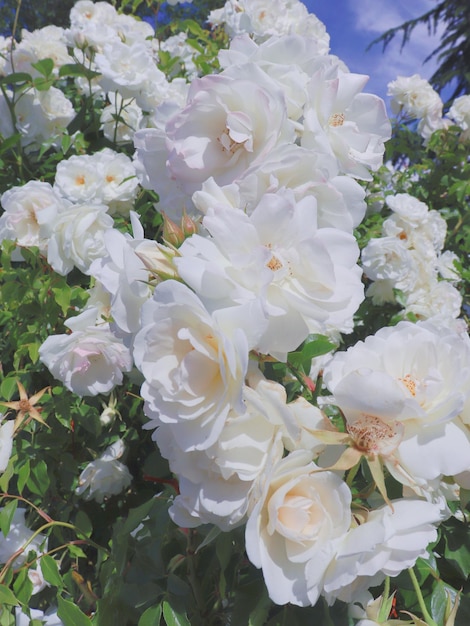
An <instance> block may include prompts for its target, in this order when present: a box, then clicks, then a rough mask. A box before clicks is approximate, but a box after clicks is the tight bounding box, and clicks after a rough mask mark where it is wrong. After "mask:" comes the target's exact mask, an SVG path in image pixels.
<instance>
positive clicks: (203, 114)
mask: <svg viewBox="0 0 470 626" xmlns="http://www.w3.org/2000/svg"><path fill="white" fill-rule="evenodd" d="M237 69H238V74H237V76H236V77H234V76H233V73H230V75H225V74H224V73H222V74H217V75H208V76H204V77H203V78H200V79H196V80H194V81H193V82H192V84H191V88H190V91H189V95H188V104H187V106H186V107H185V108H184V109H183V110H182V111H181V112H180V113H177V114H176V115H175V116H174V117H173V118H171V119H170V120H169V122H168V123H167V126H166V134H167V149H168V170H169V172H170V176H171V177H173V178H175V179H176V180H178V181H179V182H180V183H181V184H182V186H183V188H184V190H185V191H186V192H188V193H192V192H193V191H196V189H198V188H200V186H201V184H202V183H203V182H204V181H205V180H206V179H207V178H209V177H210V176H213V177H214V179H215V180H216V182H218V183H219V184H225V183H229V182H232V181H233V180H235V178H237V177H238V176H240V175H241V174H242V173H243V172H244V171H245V170H246V169H247V168H248V166H249V165H250V164H252V163H253V162H254V161H255V160H260V159H262V158H264V157H265V156H266V154H268V152H269V151H271V150H272V149H273V148H274V147H275V146H276V145H278V144H280V143H286V142H292V141H293V140H294V128H293V126H292V125H291V123H290V121H289V120H288V119H287V113H286V105H285V100H284V96H283V94H282V92H281V91H280V89H279V88H278V87H277V85H276V83H274V82H273V81H272V80H271V79H269V77H268V76H267V75H266V74H265V73H264V72H263V71H262V70H260V69H259V68H258V67H257V66H256V65H254V64H246V65H243V66H239V67H238V68H237ZM248 93H249V94H250V97H249V98H247V97H246V94H248ZM144 132H145V131H141V133H144Z"/></svg>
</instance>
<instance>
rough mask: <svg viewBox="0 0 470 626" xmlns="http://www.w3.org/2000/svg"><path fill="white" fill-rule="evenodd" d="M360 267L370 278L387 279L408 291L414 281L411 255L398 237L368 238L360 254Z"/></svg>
mask: <svg viewBox="0 0 470 626" xmlns="http://www.w3.org/2000/svg"><path fill="white" fill-rule="evenodd" d="M361 260H362V267H363V269H364V273H365V274H366V276H367V278H370V280H388V281H390V282H392V283H393V286H394V287H396V288H397V289H402V290H407V291H409V290H410V289H411V288H412V287H413V285H414V284H415V283H416V280H417V276H416V269H415V268H414V263H413V257H412V255H411V254H410V252H409V250H408V248H407V247H406V245H404V244H403V242H402V240H401V239H399V238H398V237H378V238H376V239H369V241H368V242H367V245H366V247H365V248H364V249H363V250H362V254H361Z"/></svg>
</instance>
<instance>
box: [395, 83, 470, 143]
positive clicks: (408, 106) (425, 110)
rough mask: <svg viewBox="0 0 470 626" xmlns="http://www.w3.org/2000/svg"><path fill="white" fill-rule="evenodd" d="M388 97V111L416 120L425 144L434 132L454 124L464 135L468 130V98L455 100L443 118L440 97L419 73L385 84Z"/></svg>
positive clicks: (467, 96)
mask: <svg viewBox="0 0 470 626" xmlns="http://www.w3.org/2000/svg"><path fill="white" fill-rule="evenodd" d="M388 95H389V96H391V98H392V103H391V104H392V110H393V112H394V113H395V114H396V115H401V114H403V115H404V116H405V117H406V118H408V119H411V120H419V123H418V132H419V134H420V135H421V137H422V138H423V139H424V140H425V142H426V141H427V140H428V139H429V138H430V136H431V135H432V133H433V132H435V131H436V130H440V129H443V128H448V127H449V126H451V125H456V126H460V128H461V129H462V131H464V132H465V131H467V130H468V128H469V127H470V96H469V95H464V96H459V97H458V98H455V100H454V101H453V102H452V106H451V107H450V108H449V110H448V112H447V116H443V112H442V110H443V107H444V104H443V102H442V100H441V97H440V96H439V94H438V93H437V91H435V90H434V89H433V88H432V86H431V85H430V84H429V81H427V80H426V79H425V78H421V76H420V75H419V74H413V76H398V78H397V79H396V80H394V81H392V82H390V83H389V85H388Z"/></svg>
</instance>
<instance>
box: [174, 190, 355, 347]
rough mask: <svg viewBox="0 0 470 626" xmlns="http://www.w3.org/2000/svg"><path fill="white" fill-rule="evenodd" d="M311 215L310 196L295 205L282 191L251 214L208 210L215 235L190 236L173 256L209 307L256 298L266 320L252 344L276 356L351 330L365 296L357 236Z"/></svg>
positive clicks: (313, 205) (289, 193)
mask: <svg viewBox="0 0 470 626" xmlns="http://www.w3.org/2000/svg"><path fill="white" fill-rule="evenodd" d="M316 213H317V211H316V202H315V198H314V197H313V196H308V195H307V196H306V197H305V198H303V199H302V200H300V201H299V202H296V201H295V197H294V193H293V192H292V191H291V190H285V189H284V190H280V191H279V192H278V193H277V194H265V195H264V196H263V197H262V198H261V201H260V203H259V204H258V206H257V207H256V208H255V210H254V211H253V212H252V213H251V215H250V216H247V215H246V214H245V213H244V212H242V211H233V210H230V209H229V210H227V209H210V210H209V211H208V213H207V215H206V217H205V218H204V221H203V224H204V227H205V228H206V229H207V230H208V231H209V233H210V234H211V235H212V238H211V239H208V238H204V237H201V236H197V235H193V236H192V237H191V238H189V239H187V240H186V241H185V242H184V244H183V245H182V246H181V247H180V249H179V252H180V254H181V257H179V258H175V261H174V263H175V265H176V267H177V269H178V272H179V274H180V276H181V277H182V278H183V280H185V281H186V282H187V283H188V284H189V285H190V286H191V287H192V288H193V289H194V290H195V291H196V293H198V295H200V297H201V298H202V299H203V301H204V302H205V303H207V304H208V306H210V307H211V308H221V307H224V306H233V305H234V304H240V303H246V302H250V301H251V302H254V301H259V302H260V303H261V304H262V308H263V311H265V313H266V314H267V316H268V325H267V328H266V332H265V333H264V335H263V337H261V338H260V339H259V340H258V343H257V349H258V350H259V351H261V352H263V353H269V354H271V355H273V356H275V357H276V358H279V359H285V358H286V353H287V352H289V351H291V350H295V349H296V348H297V347H298V346H299V345H300V343H301V342H302V341H304V340H305V338H306V337H307V335H308V334H309V333H315V332H320V333H322V332H323V333H325V332H329V331H330V330H333V329H336V330H342V331H348V330H349V325H350V323H351V320H352V315H353V314H354V312H355V311H356V309H357V307H358V306H359V304H360V302H361V301H362V299H363V286H362V282H361V276H362V271H361V270H360V269H359V267H358V266H357V265H356V261H357V257H358V253H359V250H358V248H357V243H356V241H355V239H354V237H353V236H352V235H351V234H349V233H345V232H343V231H340V230H338V229H333V228H317V226H316V222H317V220H316ZM246 323H251V320H240V324H242V325H245V324H246ZM242 327H243V328H245V326H242Z"/></svg>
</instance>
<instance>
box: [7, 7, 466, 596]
mask: <svg viewBox="0 0 470 626" xmlns="http://www.w3.org/2000/svg"><path fill="white" fill-rule="evenodd" d="M210 19H211V21H212V23H214V24H221V25H223V26H224V27H225V28H226V30H227V32H228V34H229V35H230V37H231V42H230V47H229V48H228V49H227V50H223V51H221V52H220V56H219V61H220V66H221V71H220V73H218V74H211V75H207V76H204V77H195V78H194V79H193V80H192V81H191V83H190V84H187V83H186V81H184V80H182V79H175V80H174V81H172V82H171V81H169V80H168V78H167V77H166V76H165V75H164V74H163V73H162V72H161V71H160V70H159V69H158V68H157V66H156V62H155V61H156V58H157V54H158V46H157V45H156V43H155V39H154V38H153V32H152V33H151V35H152V36H150V34H149V31H148V28H147V26H146V25H145V24H143V23H139V22H135V21H134V20H132V19H131V18H125V17H124V16H122V15H121V16H118V15H117V14H116V12H115V11H114V9H113V8H112V7H111V6H110V5H109V4H107V3H104V2H97V3H96V4H93V3H92V2H89V1H88V0H80V1H79V2H77V4H76V5H75V7H74V9H73V10H72V13H71V21H72V26H71V29H70V30H69V31H67V32H66V33H64V34H63V36H64V37H66V38H67V41H68V42H69V44H70V42H73V45H75V46H76V49H75V52H74V54H76V55H78V54H79V52H80V54H82V57H81V58H82V59H83V60H84V61H85V60H86V59H88V60H89V63H90V66H91V67H92V69H93V70H94V71H96V72H98V73H99V76H97V77H96V78H94V79H93V81H92V85H93V90H94V96H95V97H103V98H108V100H110V101H111V104H110V106H117V107H120V108H121V112H122V111H127V112H129V118H128V119H129V123H128V124H126V125H125V127H126V128H130V127H133V130H136V131H137V132H135V134H134V135H133V136H134V142H135V147H136V154H135V159H134V164H133V165H132V164H130V163H129V162H128V161H126V160H125V158H122V155H121V156H119V155H114V154H113V155H112V154H111V151H109V150H107V151H103V152H101V153H97V154H94V155H92V156H87V157H85V156H83V157H72V158H70V159H69V160H68V161H63V162H62V163H61V164H60V165H59V167H58V168H57V175H56V180H55V185H54V187H50V186H48V185H46V184H45V183H39V182H31V183H28V184H27V185H25V186H23V187H22V188H15V189H13V190H11V191H9V192H7V193H6V194H4V196H3V198H2V204H3V206H4V209H5V213H4V215H3V217H2V218H0V226H1V228H2V238H9V239H16V240H17V241H18V243H19V244H20V245H25V246H28V245H37V246H39V248H40V249H41V251H43V253H44V254H47V258H48V260H49V262H50V264H51V265H52V267H53V268H54V269H55V270H56V271H58V272H59V273H62V274H66V273H67V272H68V271H70V270H71V269H72V267H77V268H78V269H80V270H81V271H82V272H84V273H85V274H87V275H90V276H91V277H93V278H94V280H95V286H94V288H93V290H92V292H91V295H90V301H89V303H88V306H87V308H86V309H85V310H84V311H83V312H81V313H80V315H78V316H77V317H74V318H73V319H70V320H68V321H67V326H68V327H69V328H70V330H71V331H72V332H71V333H69V334H66V335H59V336H52V337H49V338H48V339H47V340H46V341H45V343H44V344H43V345H42V346H41V349H40V358H41V360H42V361H43V362H44V363H45V364H46V365H47V367H48V368H49V369H50V370H51V372H52V373H53V375H54V376H55V377H56V378H58V379H59V380H61V381H63V383H64V384H65V385H66V386H67V387H68V388H69V389H71V390H72V391H74V392H75V393H77V394H79V395H96V394H98V393H108V392H110V391H111V389H112V388H113V387H114V386H115V385H116V384H120V383H121V381H122V377H123V372H128V371H130V369H131V368H132V367H133V365H135V366H136V367H137V368H138V370H139V371H140V372H141V374H142V376H143V381H144V382H143V384H142V388H141V395H142V397H143V398H144V401H145V406H144V411H145V414H146V415H147V417H148V418H149V421H148V424H147V427H148V428H150V429H154V433H153V436H154V439H155V440H156V442H157V444H158V446H159V448H160V451H161V453H162V455H163V456H164V457H165V458H167V459H168V461H169V465H170V469H171V471H172V472H173V473H174V474H175V475H176V476H177V478H178V480H179V489H180V493H179V495H178V496H177V497H176V498H175V500H174V502H173V504H172V507H171V510H170V514H171V516H172V518H173V520H174V521H175V522H176V523H177V524H179V525H180V526H183V527H195V526H198V525H200V524H204V523H212V524H215V525H216V526H218V527H219V528H221V529H222V530H228V529H231V528H233V527H235V526H239V525H241V524H246V548H247V553H248V557H249V559H250V560H251V561H252V563H253V564H254V565H255V566H257V567H259V568H262V572H263V576H264V579H265V581H266V585H267V588H268V591H269V595H270V597H271V598H272V599H273V600H274V601H275V602H276V603H278V604H284V603H287V602H290V603H293V604H296V605H301V606H306V605H313V604H315V603H316V602H317V600H318V598H319V596H320V595H323V596H324V597H325V598H326V600H327V602H328V603H330V604H332V603H333V602H334V601H335V600H336V599H340V600H343V601H346V602H351V601H352V600H353V599H354V598H355V597H357V594H359V593H360V592H361V591H363V590H365V589H367V588H368V587H370V586H375V585H377V584H380V583H381V581H382V580H383V579H384V577H385V576H386V575H391V576H395V575H397V574H399V573H400V572H401V571H402V570H403V569H405V568H408V567H410V566H412V565H413V564H414V563H415V561H416V559H417V558H418V557H419V556H423V555H425V554H426V547H427V545H428V544H429V543H430V542H431V541H433V540H434V539H435V538H436V533H437V531H436V525H437V524H438V523H439V522H440V521H442V520H443V519H445V517H446V516H447V515H448V514H449V513H448V510H447V508H446V506H445V499H444V497H443V495H445V496H446V497H448V495H449V493H451V492H455V491H456V490H457V489H458V485H459V484H464V482H465V481H466V480H468V471H469V470H470V467H469V466H470V462H469V461H468V459H470V454H469V453H470V430H469V425H470V418H469V417H468V415H467V413H468V410H469V407H470V342H469V340H468V338H467V337H466V336H464V335H461V334H459V333H458V332H457V331H456V330H449V329H446V328H444V327H442V326H438V325H437V321H435V322H434V323H430V322H420V323H418V324H415V325H414V324H411V323H406V322H403V323H401V324H399V325H398V326H396V327H394V328H385V329H382V330H381V331H379V332H378V333H377V334H376V335H375V336H373V337H369V338H368V339H366V341H365V342H363V343H359V344H357V345H356V346H354V347H353V348H350V349H349V350H348V351H347V352H343V353H340V352H338V353H336V354H335V355H334V356H333V357H332V358H331V360H330V362H329V363H328V364H327V366H326V368H325V372H324V380H325V383H326V387H327V389H328V391H329V392H330V393H331V394H332V396H331V397H330V399H329V400H328V401H325V404H327V403H328V402H329V403H330V404H335V405H336V406H337V407H339V408H340V409H341V411H342V413H343V415H344V418H345V423H346V429H347V432H344V433H339V432H338V431H336V430H335V429H334V427H333V425H332V423H331V422H330V421H329V420H328V418H327V417H326V414H325V413H324V412H323V411H322V410H321V409H320V408H319V407H316V406H314V405H312V404H310V403H308V402H307V401H306V400H305V399H303V398H298V399H296V400H294V401H293V402H287V399H286V391H285V388H284V387H283V386H282V385H280V384H279V383H276V382H274V381H271V380H268V379H267V378H265V376H264V375H263V373H262V369H261V367H260V363H262V362H263V360H264V359H266V358H268V359H271V360H273V359H277V360H279V361H282V362H285V361H286V360H287V355H288V353H289V352H291V351H293V350H296V349H297V348H298V346H299V345H300V344H302V342H304V341H306V340H308V339H309V336H310V335H311V334H312V333H321V334H325V335H328V336H329V337H330V338H333V339H336V338H338V337H339V334H340V333H348V332H351V331H352V329H353V316H354V314H355V312H356V311H357V309H358V306H359V305H360V303H361V302H362V300H363V297H364V294H363V284H362V280H361V277H362V269H361V268H360V267H359V266H358V264H357V262H358V258H359V248H358V245H357V242H356V240H355V238H354V236H353V229H354V228H355V227H356V226H357V225H358V224H359V223H360V222H361V220H362V219H363V217H364V214H365V210H366V204H365V200H364V197H365V192H364V189H363V187H362V186H361V184H360V183H359V182H358V180H370V179H371V171H374V170H376V169H377V168H378V167H379V166H380V165H381V164H382V159H383V152H384V142H385V141H386V140H387V139H388V138H389V136H390V124H389V121H388V119H387V115H386V112H385V107H384V103H383V101H382V100H381V99H380V98H378V97H377V96H374V95H371V94H368V93H363V92H362V90H363V88H364V86H365V84H366V82H367V78H368V77H367V76H363V75H359V74H354V73H351V72H349V70H348V69H347V67H346V66H345V65H344V64H343V63H342V62H341V61H340V60H339V59H338V58H337V57H335V56H332V55H329V54H328V35H327V34H326V31H325V28H324V26H323V25H322V24H321V23H320V22H319V20H318V19H317V18H315V17H314V16H312V15H309V14H308V13H307V12H306V9H305V7H304V5H302V4H301V3H300V2H299V1H298V0H276V1H275V2H274V1H273V0H269V2H268V0H250V1H242V0H228V1H227V2H226V4H225V7H223V8H222V9H220V10H218V11H215V12H213V13H212V14H211V17H210ZM90 50H93V54H91V53H90ZM84 88H85V87H84ZM103 94H106V95H103ZM110 94H114V95H113V96H112V97H111V96H110ZM131 105H132V107H138V108H139V109H140V113H141V112H142V111H143V110H145V111H146V115H145V116H143V115H142V117H140V113H139V111H137V109H135V116H134V117H132V116H133V115H134V113H132V115H131V113H130V112H131ZM132 110H134V109H132ZM123 117H124V116H123ZM144 117H145V124H142V123H141V121H139V120H143V119H144ZM131 118H132V120H134V121H133V122H131V121H130V120H131ZM108 121H109V118H108ZM119 124H122V122H121V121H120V122H119ZM119 124H118V127H119V128H120V130H119V133H118V135H119V138H121V139H124V137H127V135H126V133H127V131H124V129H123V128H121V127H120V126H119ZM143 126H145V128H144V127H143ZM106 128H107V127H106V122H104V132H108V133H109V132H111V131H110V130H109V129H108V131H107V130H106ZM137 129H139V130H137ZM129 136H130V135H129ZM112 159H115V160H112ZM131 165H132V167H134V168H135V171H136V172H137V176H138V178H139V180H140V183H141V185H142V186H143V187H146V188H149V189H152V190H154V191H155V192H156V193H157V194H158V196H159V203H158V205H157V208H158V209H159V210H162V211H164V212H165V213H167V214H169V215H171V216H172V217H173V218H174V219H178V220H179V219H180V218H182V228H181V234H182V239H184V242H182V244H181V245H180V246H179V247H178V248H176V247H171V246H170V245H163V244H159V243H156V242H155V241H151V240H147V239H145V236H144V231H143V228H142V226H141V225H140V223H139V219H138V216H137V215H136V214H134V213H132V212H131V221H132V225H133V236H130V235H124V234H122V233H121V232H120V231H118V230H117V229H116V228H115V227H114V225H113V224H114V222H113V217H112V214H113V211H115V212H125V211H128V210H129V206H130V204H131V203H132V201H133V199H134V198H135V193H136V186H135V184H134V182H133V181H134V180H135V179H133V178H132V176H133V174H132V173H131ZM43 198H46V199H44V200H43ZM14 203H16V204H15V208H14V210H13V209H10V208H9V207H10V206H13V205H14ZM388 204H389V206H390V207H391V208H392V210H393V211H394V216H392V217H391V218H390V219H389V220H388V221H387V223H386V226H385V227H384V228H385V229H386V231H385V234H386V239H387V242H386V243H387V246H388V247H386V248H384V245H383V239H382V243H381V244H379V245H380V246H381V250H380V254H377V253H375V255H374V250H373V243H372V242H371V243H370V244H369V246H368V249H366V252H365V253H364V256H363V263H364V267H365V268H366V272H367V274H368V276H369V277H371V278H373V279H374V280H378V279H380V280H387V281H389V282H388V283H387V288H391V287H396V288H399V289H401V290H402V291H406V290H407V289H409V293H410V294H411V293H413V294H414V295H416V294H418V293H420V291H419V288H422V289H425V288H426V289H430V288H431V287H430V285H431V283H432V280H431V278H430V276H429V272H433V274H432V276H433V277H435V273H436V272H437V271H438V269H439V268H440V271H441V274H442V275H443V276H444V277H446V278H447V276H445V272H444V271H443V269H442V268H443V267H444V266H445V267H446V268H448V271H449V272H450V271H451V270H450V269H449V268H450V265H451V263H450V262H449V260H448V259H447V258H442V256H443V255H441V256H439V254H440V252H441V250H442V246H443V237H444V235H445V228H444V226H443V224H442V221H441V220H440V218H439V217H438V216H437V215H435V214H434V213H433V212H428V211H427V207H425V206H424V205H423V206H421V205H420V203H418V202H417V201H416V202H415V201H413V199H411V198H409V197H408V196H406V197H400V196H395V197H394V198H392V197H390V199H389V200H388ZM186 210H187V211H188V212H189V214H190V216H191V218H192V219H189V217H188V216H187V215H186ZM23 215H24V216H25V217H22V216H23ZM27 215H29V218H28V217H27ZM31 216H34V219H31ZM15 220H16V221H15ZM400 242H401V244H402V245H403V248H400V247H399V245H400ZM395 259H398V260H397V262H395ZM413 264H415V265H413ZM428 266H429V267H428ZM426 268H427V270H426ZM426 271H428V274H427V275H426V276H425V277H423V274H424V273H425V272H426ZM413 279H414V280H415V282H414V284H413V286H410V287H409V288H408V283H406V281H412V280H413ZM435 280H436V282H437V278H436V279H435ZM156 283H158V284H156ZM405 283H406V285H405ZM424 283H425V284H426V285H427V286H426V287H423V286H422V284H424ZM438 284H444V285H447V284H448V283H438ZM155 285H156V286H155ZM376 285H377V283H376ZM418 285H419V288H418ZM376 289H378V288H377V287H376ZM423 297H424V296H423ZM446 297H447V296H446ZM439 302H440V301H439ZM407 306H409V310H413V311H414V310H415V309H413V307H417V306H418V305H417V304H416V303H413V302H410V304H409V305H407ZM439 306H440V305H439ZM423 307H424V308H425V305H423ZM426 310H427V311H431V312H430V313H428V314H426V315H423V316H425V317H431V316H432V313H433V312H434V309H433V305H428V307H427V309H426ZM416 312H417V313H418V310H417V309H416ZM419 313H420V312H419ZM420 314H421V313H420ZM452 317H456V315H453V314H452ZM109 319H111V320H112V321H111V322H108V321H107V320H109ZM116 445H117V447H118V448H119V446H120V444H116ZM116 450H117V448H116ZM116 450H114V451H113V450H111V451H107V452H106V453H105V455H104V457H102V458H101V460H100V463H97V462H95V466H93V467H90V469H89V471H88V472H85V475H83V476H82V484H81V486H80V487H79V490H84V489H85V487H88V486H89V487H90V496H91V495H92V494H93V492H94V491H96V492H97V493H98V498H101V497H102V496H103V494H104V493H105V492H106V493H115V492H116V488H115V487H114V486H113V485H111V486H107V487H106V489H107V491H106V489H104V488H103V490H100V489H96V488H94V487H93V478H94V476H95V475H98V474H99V472H100V471H102V473H103V475H104V476H105V478H107V477H108V476H109V475H110V474H113V475H116V474H119V478H118V483H119V489H121V488H123V487H124V486H127V484H128V483H129V480H130V477H129V475H128V473H126V472H125V471H124V470H122V468H121V467H120V466H121V464H120V463H119V464H118V466H117V467H114V470H113V471H111V472H110V473H109V472H108V469H109V466H107V467H106V468H104V469H103V468H101V465H102V463H105V464H106V463H107V462H109V461H116V459H117V458H118V457H117V453H116ZM361 457H365V459H366V460H367V462H368V463H369V465H370V467H371V470H372V473H373V477H374V479H375V480H376V482H377V485H378V488H379V490H380V491H381V493H382V495H383V496H384V498H385V499H386V500H387V502H386V503H385V504H383V502H382V506H378V507H377V506H376V504H375V502H376V501H377V499H376V498H375V499H374V498H371V499H370V500H369V501H367V502H364V503H363V504H364V506H365V507H366V508H364V507H362V508H360V509H359V508H357V507H356V506H354V505H353V497H352V493H351V489H350V486H349V485H348V484H347V483H346V481H345V480H344V479H343V473H344V470H347V469H349V468H350V467H352V466H353V465H355V464H356V463H357V462H359V461H360V459H361ZM351 459H352V462H351ZM114 466H116V463H114ZM383 466H385V467H386V468H387V470H388V471H389V472H390V474H391V475H392V476H393V477H394V478H395V479H396V480H397V481H398V482H399V483H401V484H402V485H403V486H404V489H405V492H404V493H405V495H407V496H408V497H406V498H401V499H398V500H395V501H393V502H389V501H388V497H387V494H386V489H385V485H384V480H383V469H382V467H383Z"/></svg>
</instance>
